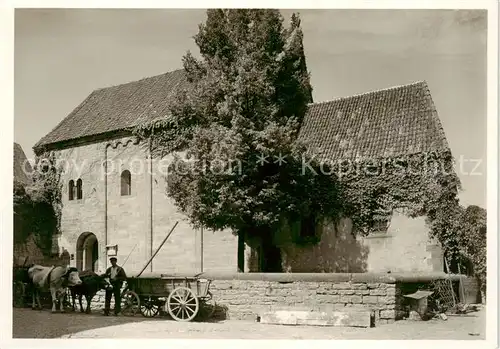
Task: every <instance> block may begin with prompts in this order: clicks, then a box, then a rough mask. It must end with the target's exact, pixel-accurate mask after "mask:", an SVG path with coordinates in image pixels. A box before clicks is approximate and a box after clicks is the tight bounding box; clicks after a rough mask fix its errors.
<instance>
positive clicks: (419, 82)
mask: <svg viewBox="0 0 500 349" xmlns="http://www.w3.org/2000/svg"><path fill="white" fill-rule="evenodd" d="M415 85H425V86H427V81H426V80H417V81H414V82H412V83H409V84H403V85H395V86H391V87H386V88H381V89H377V90H371V91H368V92H363V93H356V94H353V95H350V96H344V97H337V98H333V99H329V100H326V101H321V102H312V103H308V104H307V105H308V106H311V105H320V104H325V103H331V102H337V101H341V100H344V99H351V98H353V97H362V96H368V95H371V94H375V93H380V92H384V91H391V90H397V89H400V88H402V87H409V86H415Z"/></svg>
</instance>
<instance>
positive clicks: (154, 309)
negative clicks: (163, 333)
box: [141, 297, 160, 317]
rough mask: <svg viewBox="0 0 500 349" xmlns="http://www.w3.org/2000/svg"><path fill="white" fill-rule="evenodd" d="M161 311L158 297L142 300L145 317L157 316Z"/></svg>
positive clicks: (142, 312) (142, 310)
mask: <svg viewBox="0 0 500 349" xmlns="http://www.w3.org/2000/svg"><path fill="white" fill-rule="evenodd" d="M159 312H160V306H159V304H158V299H156V298H151V297H148V298H146V299H143V300H142V302H141V314H142V316H144V317H155V316H156V315H158V313H159Z"/></svg>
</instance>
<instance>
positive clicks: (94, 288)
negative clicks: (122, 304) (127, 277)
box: [70, 270, 113, 314]
mask: <svg viewBox="0 0 500 349" xmlns="http://www.w3.org/2000/svg"><path fill="white" fill-rule="evenodd" d="M80 279H81V280H82V284H81V285H77V286H73V287H70V290H71V298H72V299H73V303H72V304H73V311H75V298H76V296H78V302H79V303H80V311H81V312H82V313H83V305H82V297H83V296H85V300H86V301H87V308H86V309H85V312H86V313H87V314H89V313H90V302H91V301H92V298H94V296H95V295H96V293H97V292H98V291H99V290H102V289H104V290H111V289H113V286H112V285H111V282H110V281H109V278H108V277H106V276H104V275H102V276H101V275H98V274H96V273H94V272H93V271H91V270H87V271H82V272H80Z"/></svg>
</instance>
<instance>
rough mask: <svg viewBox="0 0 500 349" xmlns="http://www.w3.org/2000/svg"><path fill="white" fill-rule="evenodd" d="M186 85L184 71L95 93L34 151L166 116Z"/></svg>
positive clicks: (41, 141)
mask: <svg viewBox="0 0 500 349" xmlns="http://www.w3.org/2000/svg"><path fill="white" fill-rule="evenodd" d="M182 84H186V79H185V74H184V70H182V69H179V70H174V71H172V72H169V73H166V74H162V75H157V76H153V77H149V78H145V79H141V80H138V81H132V82H129V83H126V84H121V85H117V86H112V87H106V88H102V89H98V90H95V91H94V92H92V93H91V94H90V95H89V96H88V97H87V98H86V99H85V100H84V101H83V102H82V103H81V104H80V105H79V106H78V107H76V108H75V109H74V110H73V111H72V112H71V113H70V114H69V115H68V116H67V117H66V118H65V119H64V120H63V121H61V123H59V125H57V126H56V127H55V128H54V129H53V130H52V131H51V132H49V133H48V134H47V135H46V136H45V137H43V138H42V139H41V140H40V141H38V143H37V144H35V146H34V148H38V147H40V146H43V145H49V144H54V143H59V142H63V141H67V140H72V139H78V138H82V137H86V136H94V135H97V134H102V133H107V132H111V131H118V130H123V129H127V128H129V127H133V126H135V125H137V123H139V122H143V121H146V120H148V119H155V118H158V117H162V116H164V115H165V114H166V111H167V108H168V100H169V98H171V96H172V92H174V91H175V90H176V89H178V88H179V87H180V86H181V85H182Z"/></svg>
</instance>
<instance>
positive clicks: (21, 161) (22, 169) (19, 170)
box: [14, 142, 33, 185]
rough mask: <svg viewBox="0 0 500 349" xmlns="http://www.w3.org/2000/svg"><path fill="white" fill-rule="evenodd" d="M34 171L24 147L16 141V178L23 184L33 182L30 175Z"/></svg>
mask: <svg viewBox="0 0 500 349" xmlns="http://www.w3.org/2000/svg"><path fill="white" fill-rule="evenodd" d="M32 171H33V169H32V167H31V164H30V163H29V162H28V161H27V158H26V154H25V153H24V151H23V148H22V147H21V146H20V145H19V144H18V143H15V142H14V180H15V181H17V182H20V183H22V184H25V185H26V184H29V183H31V179H30V175H31V172H32Z"/></svg>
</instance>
